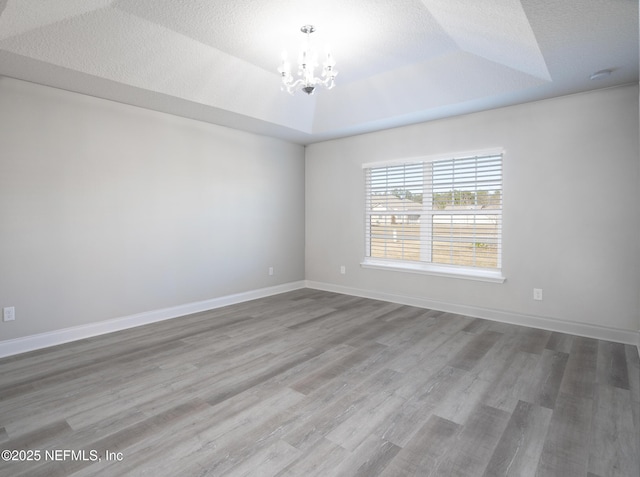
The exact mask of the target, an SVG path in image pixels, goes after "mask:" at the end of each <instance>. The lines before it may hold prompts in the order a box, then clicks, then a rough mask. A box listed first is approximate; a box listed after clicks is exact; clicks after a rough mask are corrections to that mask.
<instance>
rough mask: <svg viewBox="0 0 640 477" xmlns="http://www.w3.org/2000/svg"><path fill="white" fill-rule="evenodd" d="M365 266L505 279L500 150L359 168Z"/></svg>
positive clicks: (497, 279) (498, 279)
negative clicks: (362, 176)
mask: <svg viewBox="0 0 640 477" xmlns="http://www.w3.org/2000/svg"><path fill="white" fill-rule="evenodd" d="M364 171H365V184H366V221H365V223H366V254H365V260H364V262H363V266H374V267H385V268H389V267H390V268H400V269H405V270H409V271H416V272H425V273H435V274H444V275H456V276H458V275H463V276H467V277H470V278H477V279H487V280H495V281H504V278H502V274H501V267H502V263H501V249H502V152H495V151H494V152H485V153H482V154H469V155H458V156H455V157H451V158H437V159H422V160H413V161H406V162H391V163H385V164H372V165H367V164H365V166H364Z"/></svg>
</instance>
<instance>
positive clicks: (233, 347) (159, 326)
mask: <svg viewBox="0 0 640 477" xmlns="http://www.w3.org/2000/svg"><path fill="white" fill-rule="evenodd" d="M639 402H640V364H639V359H638V353H637V350H636V348H635V347H633V346H628V345H622V344H617V343H611V342H606V341H598V340H595V339H589V338H581V337H577V336H570V335H565V334H561V333H553V332H548V331H541V330H537V329H532V328H526V327H519V326H513V325H507V324H501V323H494V322H490V321H485V320H480V319H473V318H469V317H465V316H461V315H455V314H450V313H442V312H437V311H433V310H425V309H420V308H414V307H409V306H402V305H397V304H390V303H385V302H380V301H375V300H369V299H362V298H356V297H350V296H345V295H338V294H334V293H327V292H321V291H316V290H310V289H304V290H298V291H295V292H290V293H285V294H282V295H278V296H274V297H269V298H265V299H260V300H255V301H251V302H247V303H243V304H239V305H234V306H230V307H226V308H222V309H218V310H213V311H210V312H206V313H200V314H197V315H192V316H188V317H184V318H178V319H174V320H169V321H165V322H161V323H155V324H152V325H148V326H144V327H139V328H135V329H131V330H126V331H122V332H118V333H113V334H109V335H104V336H100V337H96V338H91V339H85V340H82V341H77V342H74V343H69V344H65V345H61V346H57V347H53V348H49V349H45V350H40V351H36V352H31V353H27V354H23V355H19V356H15V357H10V358H5V359H3V360H0V449H3V450H7V449H8V450H15V451H24V452H22V453H21V455H20V453H18V452H14V453H13V456H12V457H18V458H24V457H29V454H28V453H29V452H30V455H31V457H32V458H33V459H37V454H39V456H40V457H39V460H32V461H30V462H14V461H9V462H3V461H0V475H2V476H12V477H14V476H18V475H28V476H33V477H35V476H40V475H42V476H48V477H50V476H62V475H65V476H66V475H74V476H93V475H99V476H121V475H149V476H226V475H229V476H253V475H256V476H257V475H260V476H295V477H298V476H300V477H307V476H323V477H328V476H338V475H340V476H366V477H372V476H378V475H380V476H387V477H396V476H409V475H418V476H447V477H451V476H491V477H493V476H502V475H505V476H544V477H572V476H581V477H615V476H626V477H638V475H640V474H639V469H640V464H639V457H638V454H639V437H638V429H639V428H640V426H639V418H640V416H639V414H640V412H639V407H640V405H639ZM36 451H37V453H36ZM107 452H108V454H107ZM4 457H6V456H4ZM98 459H99V460H98Z"/></svg>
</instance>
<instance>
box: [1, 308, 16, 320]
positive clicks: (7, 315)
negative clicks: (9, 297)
mask: <svg viewBox="0 0 640 477" xmlns="http://www.w3.org/2000/svg"><path fill="white" fill-rule="evenodd" d="M15 319H16V308H15V306H7V307H6V308H3V309H2V321H14V320H15Z"/></svg>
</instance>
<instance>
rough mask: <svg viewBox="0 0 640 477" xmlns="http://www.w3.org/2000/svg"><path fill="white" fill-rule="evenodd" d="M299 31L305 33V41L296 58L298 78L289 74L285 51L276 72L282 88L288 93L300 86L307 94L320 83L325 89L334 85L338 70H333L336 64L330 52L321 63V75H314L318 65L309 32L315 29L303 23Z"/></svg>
mask: <svg viewBox="0 0 640 477" xmlns="http://www.w3.org/2000/svg"><path fill="white" fill-rule="evenodd" d="M300 31H301V32H302V33H304V34H305V35H307V41H306V44H305V45H304V47H303V48H302V50H301V51H300V56H299V58H298V79H296V80H294V78H293V75H292V74H291V64H290V63H289V61H288V59H287V53H286V52H284V53H283V54H282V64H281V65H280V67H279V68H278V73H280V76H281V77H282V89H283V90H285V91H287V92H288V93H289V94H293V93H294V92H295V90H296V89H297V88H300V89H301V90H302V91H304V92H305V93H307V94H313V92H314V91H315V89H316V86H318V85H322V86H324V87H325V88H327V89H331V88H333V87H334V86H335V82H334V80H335V79H336V76H337V75H338V72H337V71H336V70H334V67H335V65H336V62H335V60H334V59H333V56H331V53H330V52H327V53H326V56H325V60H324V63H322V76H321V77H317V76H315V70H316V66H318V57H317V55H316V53H315V51H313V49H312V48H311V39H310V36H311V34H312V33H313V32H314V31H316V29H315V27H314V26H313V25H304V26H303V27H302V28H300Z"/></svg>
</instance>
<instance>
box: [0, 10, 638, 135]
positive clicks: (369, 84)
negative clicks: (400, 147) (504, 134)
mask: <svg viewBox="0 0 640 477" xmlns="http://www.w3.org/2000/svg"><path fill="white" fill-rule="evenodd" d="M304 24H313V25H315V26H316V28H317V32H316V33H314V34H313V35H312V39H313V40H314V41H315V44H316V45H317V46H318V49H322V47H323V46H324V45H330V46H331V50H332V52H333V54H334V57H335V58H336V61H337V65H336V69H337V70H338V71H339V75H338V77H337V79H336V83H337V85H336V87H335V88H334V89H333V90H330V91H327V90H321V89H319V90H318V91H317V93H316V94H315V95H313V96H306V95H304V94H302V93H297V94H296V95H294V96H290V95H288V94H287V93H285V92H282V91H281V90H280V83H279V81H280V79H279V75H278V73H277V71H276V69H277V67H278V65H279V61H280V55H281V52H282V51H283V50H286V51H288V52H289V54H290V56H292V57H295V55H296V52H297V49H298V47H299V45H300V44H301V43H302V42H303V40H304V36H303V35H302V33H300V27H301V26H302V25H304ZM602 69H611V70H613V72H612V74H611V75H610V76H609V77H608V78H605V79H602V80H598V81H592V80H590V79H589V76H590V75H591V73H593V72H595V71H598V70H602ZM0 75H4V76H10V77H14V78H19V79H24V80H28V81H33V82H36V83H40V84H45V85H50V86H55V87H59V88H63V89H67V90H71V91H77V92H80V93H85V94H90V95H93V96H97V97H102V98H107V99H112V100H115V101H120V102H123V103H128V104H134V105H137V106H142V107H146V108H150V109H155V110H158V111H164V112H169V113H172V114H177V115H180V116H185V117H190V118H194V119H199V120H203V121H208V122H212V123H216V124H222V125H226V126H231V127H234V128H238V129H243V130H247V131H252V132H257V133H260V134H266V135H272V136H276V137H281V138H284V139H287V140H291V141H295V142H298V143H301V144H309V143H312V142H315V141H320V140H324V139H329V138H334V137H341V136H345V135H350V134H358V133H362V132H367V131H373V130H377V129H382V128H388V127H395V126H400V125H404V124H410V123H414V122H419V121H426V120H430V119H437V118H442V117H447V116H451V115H457V114H463V113H468V112H474V111H481V110H485V109H491V108H496V107H500V106H505V105H510V104H516V103H521V102H526V101H534V100H538V99H544V98H549V97H554V96H559V95H564V94H571V93H576V92H581V91H588V90H591V89H596V88H603V87H609V86H615V85H620V84H627V83H634V82H638V2H637V0H474V1H471V0H394V1H389V0H384V1H383V0H324V1H322V2H317V1H308V0H56V1H45V0H0Z"/></svg>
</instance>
